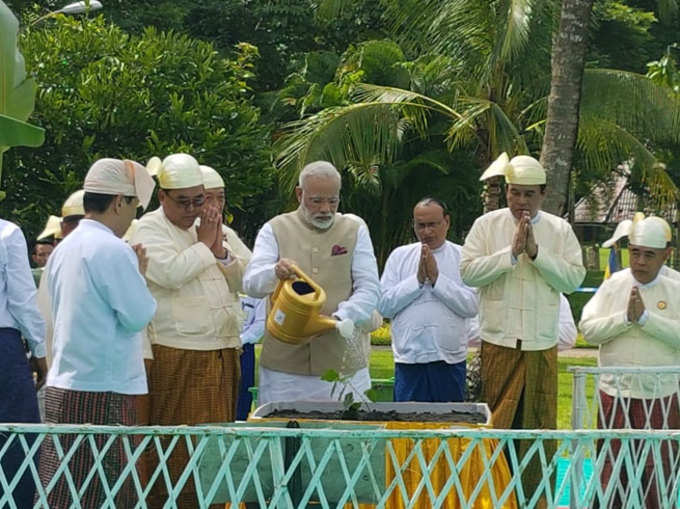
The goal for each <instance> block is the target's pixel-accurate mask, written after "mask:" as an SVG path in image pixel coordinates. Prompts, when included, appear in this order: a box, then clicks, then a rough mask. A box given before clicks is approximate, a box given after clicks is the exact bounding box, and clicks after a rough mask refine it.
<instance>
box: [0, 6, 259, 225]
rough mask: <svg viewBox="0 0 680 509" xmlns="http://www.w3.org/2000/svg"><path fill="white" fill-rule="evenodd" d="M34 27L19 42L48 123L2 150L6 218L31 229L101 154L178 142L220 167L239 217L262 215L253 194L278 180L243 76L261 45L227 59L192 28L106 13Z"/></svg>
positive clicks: (131, 153)
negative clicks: (158, 26) (135, 22)
mask: <svg viewBox="0 0 680 509" xmlns="http://www.w3.org/2000/svg"><path fill="white" fill-rule="evenodd" d="M39 27H41V28H40V29H38V30H32V29H30V28H29V29H27V30H25V32H24V33H23V37H22V41H21V42H22V51H23V53H24V56H25V58H26V64H27V68H28V70H29V72H33V73H34V74H35V76H36V79H37V82H38V86H39V90H38V97H37V100H36V108H35V113H34V115H33V117H32V121H33V122H34V123H35V124H37V125H40V126H42V127H44V128H46V129H47V134H46V141H45V144H44V145H43V146H42V147H40V148H39V149H20V150H15V151H12V153H11V154H10V156H9V157H8V158H7V163H6V166H5V167H6V169H7V171H6V173H5V175H6V179H5V181H4V185H5V189H6V190H7V195H8V199H7V200H6V201H5V202H4V203H2V204H1V205H0V210H1V213H2V214H3V216H4V217H8V216H14V218H15V219H16V220H18V221H20V222H22V223H23V226H24V228H25V231H26V233H27V236H28V237H29V238H30V237H33V236H34V234H35V233H36V232H37V231H39V229H40V228H41V227H42V223H43V222H44V220H45V218H46V217H47V215H48V214H49V213H54V212H57V211H59V209H60V207H61V202H62V200H63V199H64V198H65V197H66V196H67V195H68V194H69V193H70V192H71V191H73V190H75V189H78V188H79V187H81V186H82V180H83V177H84V176H85V173H86V172H87V170H88V168H89V166H90V165H91V164H92V162H94V161H95V160H96V159H98V158H100V157H121V158H122V157H127V158H132V159H136V160H138V161H141V162H146V160H147V159H148V158H149V157H150V156H152V155H159V156H161V157H163V156H165V155H168V154H171V153H173V152H179V151H183V152H189V153H191V154H193V155H194V156H195V157H196V158H197V159H198V160H199V161H200V162H202V163H204V164H208V165H210V166H213V167H214V168H215V169H216V170H217V171H219V172H220V173H221V174H222V176H223V177H224V179H225V182H226V184H227V201H228V205H229V206H230V207H232V209H233V208H237V209H242V210H248V212H247V214H246V213H243V212H242V213H240V214H239V213H238V212H237V214H236V215H237V219H240V220H241V222H243V221H244V220H245V222H251V223H252V224H253V225H255V224H257V225H259V224H261V223H262V220H263V218H262V217H260V215H261V214H262V213H263V212H262V208H261V207H260V208H258V207H254V206H253V205H254V204H255V203H258V202H261V201H262V200H261V195H262V193H263V190H266V189H268V188H269V187H270V186H271V182H272V179H271V177H272V166H271V163H270V155H269V149H268V146H269V135H268V130H267V128H266V127H265V126H263V125H262V124H261V123H260V122H259V110H258V109H257V108H255V107H254V106H253V105H252V104H251V97H250V96H251V91H250V89H249V86H248V80H250V79H251V78H252V71H251V68H252V66H253V62H254V60H255V59H256V58H257V49H256V48H255V47H253V46H250V45H240V46H239V47H238V48H237V53H236V56H235V57H234V58H233V59H225V58H223V57H221V56H219V54H218V53H217V52H216V51H215V49H214V48H213V46H212V45H211V44H209V43H206V42H202V41H198V40H194V39H191V38H190V37H188V36H186V35H179V34H176V33H173V32H167V33H164V32H159V31H157V30H155V29H153V28H149V29H146V30H145V31H144V32H143V33H142V34H141V35H139V36H130V35H127V34H126V33H124V32H123V31H121V30H120V29H119V28H117V27H116V26H114V25H111V24H107V23H106V22H105V21H104V19H103V18H102V17H99V18H96V19H93V20H86V19H83V20H80V21H79V20H73V19H69V18H66V17H59V18H58V19H57V20H56V21H55V22H54V23H50V24H41V25H39ZM38 198H39V199H38Z"/></svg>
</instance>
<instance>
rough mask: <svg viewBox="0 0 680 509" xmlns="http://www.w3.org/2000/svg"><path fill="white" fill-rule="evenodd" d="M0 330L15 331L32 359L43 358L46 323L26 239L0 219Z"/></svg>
mask: <svg viewBox="0 0 680 509" xmlns="http://www.w3.org/2000/svg"><path fill="white" fill-rule="evenodd" d="M0 327H10V328H12V329H17V330H18V331H19V332H21V335H22V336H23V337H24V338H26V341H28V345H29V347H30V349H31V352H33V355H34V356H35V357H45V322H44V320H43V319H42V317H41V316H40V312H39V311H38V306H37V303H36V288H35V281H34V280H33V274H32V273H31V267H30V265H29V263H28V249H27V247H26V239H25V238H24V234H23V233H22V232H21V229H20V228H19V227H18V226H17V225H15V224H14V223H10V222H9V221H5V220H4V219H0Z"/></svg>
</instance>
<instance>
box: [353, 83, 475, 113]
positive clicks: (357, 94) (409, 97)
mask: <svg viewBox="0 0 680 509" xmlns="http://www.w3.org/2000/svg"><path fill="white" fill-rule="evenodd" d="M352 98H353V99H355V100H356V101H358V102H364V101H367V102H380V103H385V104H395V105H397V104H399V105H403V106H416V109H415V111H417V112H420V113H419V114H420V115H423V114H425V112H426V111H427V110H430V111H432V112H437V113H441V114H443V115H445V116H448V117H452V118H454V119H459V118H462V115H461V114H460V113H458V112H457V111H456V110H455V109H454V108H452V107H451V106H448V105H447V104H445V103H443V102H441V101H438V100H437V99H434V98H433V97H428V96H426V95H424V94H420V93H418V92H413V91H411V90H405V89H403V88H395V87H385V86H381V85H370V84H368V83H360V84H359V85H357V87H356V88H355V90H354V93H353V94H352Z"/></svg>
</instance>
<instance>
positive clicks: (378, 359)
mask: <svg viewBox="0 0 680 509" xmlns="http://www.w3.org/2000/svg"><path fill="white" fill-rule="evenodd" d="M558 362H559V373H558V378H557V383H558V387H557V427H558V428H559V429H569V428H571V394H572V386H571V384H572V376H571V374H570V373H568V372H567V367H568V366H595V365H597V360H596V359H594V358H587V357H586V358H573V357H571V358H567V357H561V358H560V359H559V361H558ZM370 371H371V378H381V379H385V378H391V377H392V376H394V361H393V359H392V352H391V351H390V350H373V352H372V353H371V367H370ZM587 391H588V396H589V397H590V396H591V395H592V391H593V387H592V384H591V385H590V386H589V387H588V388H587Z"/></svg>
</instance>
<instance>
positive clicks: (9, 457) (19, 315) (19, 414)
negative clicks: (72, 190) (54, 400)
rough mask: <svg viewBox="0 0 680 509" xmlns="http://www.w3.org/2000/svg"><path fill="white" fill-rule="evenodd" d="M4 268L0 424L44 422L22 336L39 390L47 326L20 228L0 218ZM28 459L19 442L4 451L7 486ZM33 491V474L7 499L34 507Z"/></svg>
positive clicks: (0, 281) (1, 443) (0, 282)
mask: <svg viewBox="0 0 680 509" xmlns="http://www.w3.org/2000/svg"><path fill="white" fill-rule="evenodd" d="M0 268H1V270H0V391H1V392H0V422H27V423H35V422H40V415H39V413H38V402H37V399H36V392H35V390H36V386H35V384H34V383H33V376H32V374H31V368H30V367H29V362H28V360H27V359H26V351H25V350H24V346H23V343H22V341H21V336H22V335H23V336H24V337H25V338H26V340H27V342H28V345H29V347H30V349H31V352H32V354H33V358H32V364H33V368H34V370H35V371H37V373H38V386H41V385H42V384H43V383H44V382H45V376H46V375H47V364H46V362H45V343H44V339H43V338H44V334H45V324H44V322H43V319H42V318H41V316H40V313H39V312H38V308H37V305H36V298H35V297H36V290H35V283H34V281H33V277H32V275H31V269H30V267H29V264H28V256H27V248H26V239H25V238H24V234H23V233H22V232H21V229H19V227H18V226H17V225H15V224H14V223H10V222H9V221H5V220H4V219H0ZM7 438H8V437H7V436H0V449H4V448H5V446H6V442H7ZM32 441H33V439H32V438H31V439H30V442H31V443H32ZM25 456H26V455H25V453H24V451H23V448H22V446H21V444H19V442H18V440H14V442H13V443H12V444H10V445H9V446H8V448H7V450H6V451H5V452H4V454H3V456H2V459H0V468H2V471H3V474H4V475H5V477H6V478H7V480H8V482H11V481H12V480H13V479H14V476H15V474H16V472H17V470H18V468H19V466H20V465H21V463H22V462H23V460H24V458H25ZM34 491H35V488H34V483H33V480H32V479H31V474H30V472H29V471H26V473H25V474H24V475H23V476H22V478H21V480H20V481H19V483H18V485H17V486H16V487H15V488H14V490H13V493H11V494H10V495H9V498H10V500H13V501H14V504H16V506H17V507H20V508H22V509H23V508H26V507H32V501H33V493H34ZM8 505H9V504H8Z"/></svg>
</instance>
